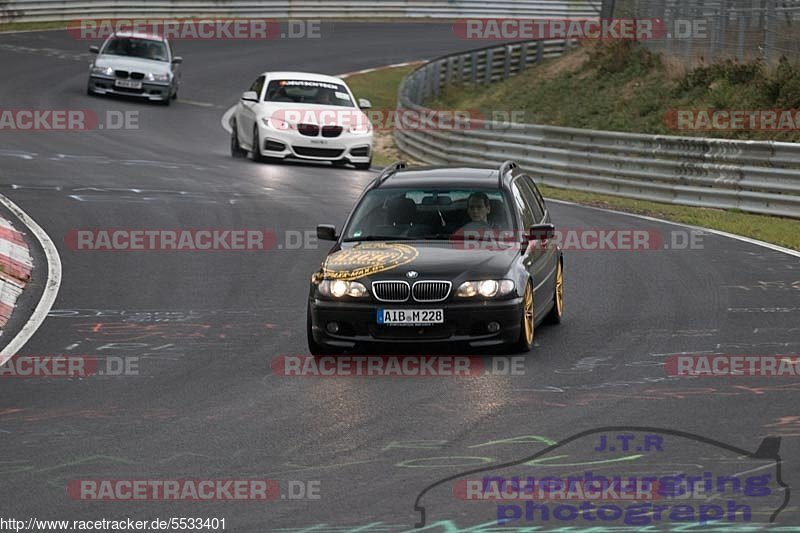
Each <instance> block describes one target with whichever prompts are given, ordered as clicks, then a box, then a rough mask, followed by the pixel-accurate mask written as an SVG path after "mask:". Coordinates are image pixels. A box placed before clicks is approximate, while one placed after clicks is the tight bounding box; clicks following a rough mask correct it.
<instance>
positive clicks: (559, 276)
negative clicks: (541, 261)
mask: <svg viewBox="0 0 800 533" xmlns="http://www.w3.org/2000/svg"><path fill="white" fill-rule="evenodd" d="M556 310H557V311H558V316H559V317H560V316H561V315H563V314H564V271H563V270H562V269H561V261H559V262H558V270H556Z"/></svg>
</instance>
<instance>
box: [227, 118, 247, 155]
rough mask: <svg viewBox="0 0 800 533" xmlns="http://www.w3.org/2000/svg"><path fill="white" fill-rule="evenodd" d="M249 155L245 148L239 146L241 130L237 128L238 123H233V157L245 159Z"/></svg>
mask: <svg viewBox="0 0 800 533" xmlns="http://www.w3.org/2000/svg"><path fill="white" fill-rule="evenodd" d="M246 155H247V152H246V151H245V149H244V148H242V146H241V145H240V144H239V130H238V129H237V126H236V121H235V120H234V121H233V124H231V157H236V158H239V157H244V156H246Z"/></svg>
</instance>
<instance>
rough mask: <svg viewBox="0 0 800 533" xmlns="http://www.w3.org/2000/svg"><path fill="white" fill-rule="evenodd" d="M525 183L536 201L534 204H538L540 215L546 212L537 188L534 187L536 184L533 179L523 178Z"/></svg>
mask: <svg viewBox="0 0 800 533" xmlns="http://www.w3.org/2000/svg"><path fill="white" fill-rule="evenodd" d="M524 179H525V183H526V184H527V185H528V187H530V189H531V191H532V192H533V197H534V198H535V199H536V203H537V204H539V207H540V208H541V210H542V215H544V213H546V212H547V207H546V206H545V204H544V198H542V193H541V192H539V187H537V186H536V182H535V181H533V178H532V177H530V176H524Z"/></svg>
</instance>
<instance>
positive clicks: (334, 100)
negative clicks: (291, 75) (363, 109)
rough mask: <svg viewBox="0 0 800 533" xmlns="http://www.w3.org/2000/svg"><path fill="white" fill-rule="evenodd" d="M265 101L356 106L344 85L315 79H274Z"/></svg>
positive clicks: (269, 86)
mask: <svg viewBox="0 0 800 533" xmlns="http://www.w3.org/2000/svg"><path fill="white" fill-rule="evenodd" d="M264 101H265V102H289V103H295V104H319V105H331V106H340V107H355V106H354V105H353V100H352V99H351V98H350V94H349V93H348V92H347V88H346V87H345V86H344V85H340V84H338V83H328V82H324V81H313V80H273V81H271V82H269V85H267V92H266V94H265V95H264Z"/></svg>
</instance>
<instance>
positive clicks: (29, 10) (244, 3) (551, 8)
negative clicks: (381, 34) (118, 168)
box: [0, 0, 602, 22]
mask: <svg viewBox="0 0 800 533" xmlns="http://www.w3.org/2000/svg"><path fill="white" fill-rule="evenodd" d="M601 4H602V0H380V1H377V2H376V1H375V0H266V1H265V0H217V1H214V2H209V1H202V0H129V1H124V2H121V1H119V0H77V1H65V0H0V22H45V21H62V20H73V19H86V18H92V19H93V18H156V17H184V18H187V17H196V16H202V17H234V16H235V17H242V18H250V17H267V18H279V19H289V18H313V19H318V18H347V19H359V18H362V19H364V18H410V19H423V18H432V19H450V20H453V19H458V18H469V17H475V18H477V17H596V16H597V15H598V13H599V12H600V8H601Z"/></svg>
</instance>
